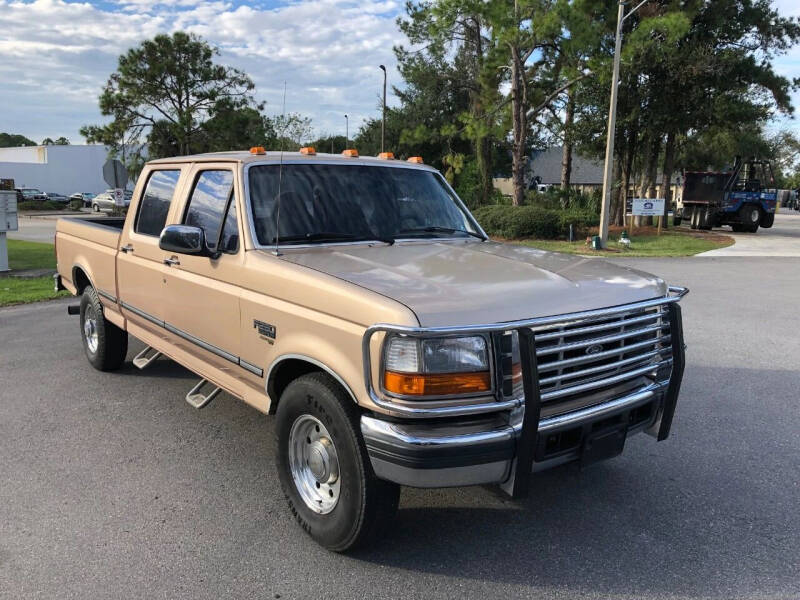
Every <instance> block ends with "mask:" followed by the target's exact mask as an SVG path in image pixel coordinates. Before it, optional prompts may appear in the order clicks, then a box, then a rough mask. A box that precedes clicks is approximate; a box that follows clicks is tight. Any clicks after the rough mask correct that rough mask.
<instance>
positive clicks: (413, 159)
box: [408, 156, 424, 165]
mask: <svg viewBox="0 0 800 600" xmlns="http://www.w3.org/2000/svg"><path fill="white" fill-rule="evenodd" d="M408 162H410V163H414V164H417V165H422V164H424V162H423V161H422V157H421V156H411V157H409V159H408Z"/></svg>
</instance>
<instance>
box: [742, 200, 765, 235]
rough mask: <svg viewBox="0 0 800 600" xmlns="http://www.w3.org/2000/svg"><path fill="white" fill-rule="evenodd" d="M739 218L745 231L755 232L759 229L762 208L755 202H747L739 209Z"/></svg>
mask: <svg viewBox="0 0 800 600" xmlns="http://www.w3.org/2000/svg"><path fill="white" fill-rule="evenodd" d="M739 220H740V221H741V222H742V225H743V226H744V230H745V231H749V232H750V233H755V232H756V231H758V224H759V223H760V222H761V209H760V208H758V207H757V206H755V205H754V204H745V205H744V206H742V208H740V209H739Z"/></svg>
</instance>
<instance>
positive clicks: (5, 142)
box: [0, 133, 36, 148]
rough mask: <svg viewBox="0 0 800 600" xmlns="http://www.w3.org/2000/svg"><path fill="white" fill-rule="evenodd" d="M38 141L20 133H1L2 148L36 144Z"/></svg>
mask: <svg viewBox="0 0 800 600" xmlns="http://www.w3.org/2000/svg"><path fill="white" fill-rule="evenodd" d="M35 145H36V142H34V141H33V140H31V139H28V138H26V137H25V136H24V135H20V134H18V133H0V148H16V147H17V146H35Z"/></svg>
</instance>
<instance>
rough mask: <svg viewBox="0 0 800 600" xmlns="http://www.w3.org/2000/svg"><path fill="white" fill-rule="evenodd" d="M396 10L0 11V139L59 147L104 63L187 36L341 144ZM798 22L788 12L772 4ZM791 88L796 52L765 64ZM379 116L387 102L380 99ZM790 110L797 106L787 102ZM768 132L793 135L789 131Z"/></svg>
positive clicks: (375, 88)
mask: <svg viewBox="0 0 800 600" xmlns="http://www.w3.org/2000/svg"><path fill="white" fill-rule="evenodd" d="M403 3H404V2H403V0H297V1H292V2H278V1H264V2H246V1H243V0H212V1H202V0H118V1H113V2H109V1H105V2H78V1H74V0H70V1H68V2H65V1H63V0H35V1H19V0H0V82H2V85H0V131H7V132H13V133H22V134H24V135H26V136H28V137H29V138H31V139H33V140H35V141H37V142H38V141H41V140H42V139H43V138H44V137H47V136H50V137H53V138H55V137H58V136H62V135H63V136H66V137H68V138H69V139H70V140H72V141H73V143H82V139H81V137H80V136H79V135H78V129H79V128H80V126H81V125H84V124H93V123H98V122H101V120H102V119H101V116H100V114H99V110H98V108H97V96H98V94H99V92H100V89H101V87H102V86H103V84H104V83H105V81H106V79H107V78H108V75H109V74H110V73H111V72H112V71H113V70H114V68H115V66H116V59H117V56H119V55H120V54H121V53H122V52H124V51H125V50H126V49H127V48H129V47H131V46H133V45H136V44H137V43H139V42H140V41H141V40H143V39H145V38H148V37H152V36H153V35H155V34H156V33H160V32H171V31H175V30H178V29H183V30H188V31H193V32H195V33H198V34H200V35H202V36H203V37H205V38H206V39H208V40H209V41H210V42H211V43H212V44H214V45H216V46H218V47H219V48H220V50H221V53H222V56H221V59H220V60H221V61H222V62H224V63H226V64H230V65H232V66H236V67H239V68H241V69H243V70H245V71H246V72H247V73H248V74H249V75H250V76H251V77H252V78H253V80H254V81H255V83H256V86H257V96H258V99H259V100H263V101H266V102H267V109H266V110H267V112H268V113H270V114H277V113H279V112H280V110H281V96H282V92H283V82H284V81H286V82H287V87H288V90H287V99H286V104H287V110H289V111H296V112H301V113H304V114H306V115H309V116H311V117H312V119H313V125H314V127H315V130H316V132H317V133H320V134H321V133H344V114H345V113H347V114H348V115H350V130H351V132H352V131H355V130H356V129H357V128H358V126H359V125H360V124H361V123H362V122H363V120H364V119H366V118H369V117H377V116H378V115H379V108H378V107H379V103H380V93H381V87H382V73H381V71H380V70H379V69H378V65H379V64H385V65H387V67H389V78H390V79H389V81H390V84H391V83H395V84H397V83H399V75H398V74H397V70H396V68H395V60H394V55H393V53H392V46H393V45H395V44H401V43H403V42H404V41H405V40H404V38H403V36H402V34H400V32H399V31H398V30H397V27H396V25H395V20H396V18H397V16H398V15H399V14H401V13H402V11H403ZM775 5H776V7H777V8H778V10H779V11H780V12H781V13H782V14H786V15H789V14H791V15H795V16H800V0H775ZM776 68H777V69H778V70H779V72H781V73H782V74H784V75H786V76H789V77H800V48H795V49H794V50H793V51H792V52H791V53H790V54H789V55H787V56H784V57H781V58H779V59H778V60H777V61H776ZM389 102H390V104H391V103H392V102H393V99H392V98H391V97H390V99H389ZM795 105H796V106H797V107H798V110H800V94H796V95H795ZM773 127H774V128H792V129H795V130H798V131H800V126H798V121H797V120H786V119H783V120H780V121H777V122H776V123H775V124H774V125H773Z"/></svg>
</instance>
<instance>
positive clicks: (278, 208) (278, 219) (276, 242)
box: [273, 80, 286, 256]
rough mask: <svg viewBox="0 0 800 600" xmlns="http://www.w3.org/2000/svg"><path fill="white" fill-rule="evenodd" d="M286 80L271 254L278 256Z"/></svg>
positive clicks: (279, 253)
mask: <svg viewBox="0 0 800 600" xmlns="http://www.w3.org/2000/svg"><path fill="white" fill-rule="evenodd" d="M285 133H286V80H284V81H283V128H282V129H281V157H280V160H279V162H278V197H277V198H276V199H275V202H276V204H277V207H276V209H275V250H274V251H273V254H275V256H280V255H281V251H280V249H279V243H280V237H281V185H282V184H283V142H284V138H285V137H286V135H285Z"/></svg>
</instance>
